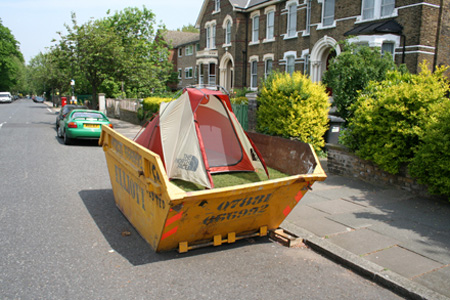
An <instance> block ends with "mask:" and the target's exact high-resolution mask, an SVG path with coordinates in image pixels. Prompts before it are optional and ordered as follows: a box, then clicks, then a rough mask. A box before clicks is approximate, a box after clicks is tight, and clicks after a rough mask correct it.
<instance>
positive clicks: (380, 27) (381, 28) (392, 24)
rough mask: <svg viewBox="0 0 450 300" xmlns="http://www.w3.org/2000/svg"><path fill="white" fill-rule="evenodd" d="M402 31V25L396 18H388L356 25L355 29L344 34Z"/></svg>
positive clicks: (399, 32)
mask: <svg viewBox="0 0 450 300" xmlns="http://www.w3.org/2000/svg"><path fill="white" fill-rule="evenodd" d="M402 31H403V26H402V25H400V24H399V23H397V22H396V21H395V20H388V21H382V22H374V23H367V24H361V25H358V26H355V27H354V28H353V29H351V30H349V31H347V32H346V33H344V35H345V36H350V35H363V34H377V33H382V34H386V33H393V34H402Z"/></svg>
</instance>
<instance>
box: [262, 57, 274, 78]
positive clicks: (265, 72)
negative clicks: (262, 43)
mask: <svg viewBox="0 0 450 300" xmlns="http://www.w3.org/2000/svg"><path fill="white" fill-rule="evenodd" d="M269 62H270V70H268V69H269V68H268V66H269ZM272 72H273V58H272V57H269V58H267V59H266V60H264V78H267V77H268V76H269V75H270V74H271V73H272Z"/></svg>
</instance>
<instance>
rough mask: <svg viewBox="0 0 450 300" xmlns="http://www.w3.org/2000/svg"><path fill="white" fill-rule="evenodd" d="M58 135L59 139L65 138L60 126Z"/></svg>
mask: <svg viewBox="0 0 450 300" xmlns="http://www.w3.org/2000/svg"><path fill="white" fill-rule="evenodd" d="M57 134H58V137H59V138H62V137H63V133H62V128H61V127H60V126H58V129H57Z"/></svg>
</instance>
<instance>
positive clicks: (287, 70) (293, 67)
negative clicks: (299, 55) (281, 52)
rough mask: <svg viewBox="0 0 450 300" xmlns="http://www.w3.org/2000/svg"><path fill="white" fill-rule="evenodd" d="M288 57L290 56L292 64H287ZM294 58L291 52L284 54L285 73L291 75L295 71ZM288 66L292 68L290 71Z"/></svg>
mask: <svg viewBox="0 0 450 300" xmlns="http://www.w3.org/2000/svg"><path fill="white" fill-rule="evenodd" d="M290 58H292V65H290V64H289V60H290ZM295 59H296V57H295V55H293V54H289V55H286V73H288V74H289V75H292V74H293V73H294V72H295ZM290 68H292V71H290Z"/></svg>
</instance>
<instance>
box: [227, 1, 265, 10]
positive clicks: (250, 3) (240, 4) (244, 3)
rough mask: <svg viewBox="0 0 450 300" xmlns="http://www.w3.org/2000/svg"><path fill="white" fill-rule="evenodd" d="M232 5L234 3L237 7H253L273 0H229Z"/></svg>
mask: <svg viewBox="0 0 450 300" xmlns="http://www.w3.org/2000/svg"><path fill="white" fill-rule="evenodd" d="M229 1H230V3H231V5H233V6H234V7H236V8H243V9H247V8H251V7H253V6H256V5H259V4H262V3H265V2H269V1H271V0H229Z"/></svg>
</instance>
